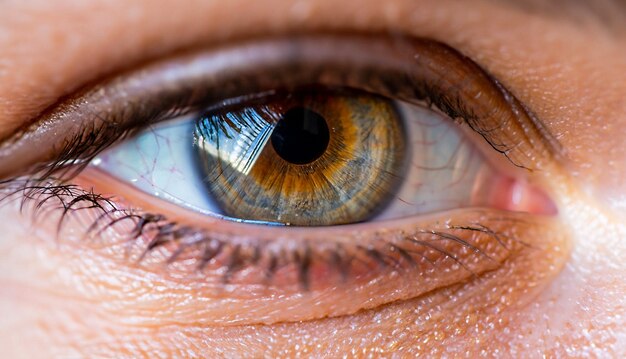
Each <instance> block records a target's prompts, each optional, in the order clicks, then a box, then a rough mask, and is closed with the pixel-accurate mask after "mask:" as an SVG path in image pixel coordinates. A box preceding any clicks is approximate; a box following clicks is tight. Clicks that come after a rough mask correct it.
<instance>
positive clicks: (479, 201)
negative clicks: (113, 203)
mask: <svg viewBox="0 0 626 359" xmlns="http://www.w3.org/2000/svg"><path fill="white" fill-rule="evenodd" d="M210 108H211V110H207V111H206V112H200V113H199V114H197V115H194V116H187V117H184V118H177V119H172V120H169V121H165V122H162V123H160V124H158V125H156V126H154V127H152V128H151V129H150V130H149V131H148V130H147V131H144V132H140V133H138V134H136V135H135V136H133V137H132V138H130V139H128V140H126V141H125V142H123V143H121V144H119V145H117V146H116V147H114V148H112V149H109V150H107V151H105V152H104V153H102V154H101V155H100V156H98V157H97V158H96V160H94V161H93V162H92V166H93V167H96V168H98V169H99V170H100V171H99V172H101V173H102V172H103V173H105V174H106V175H110V176H111V177H114V178H115V179H116V180H117V181H120V182H124V183H126V184H128V185H130V186H127V187H132V188H134V189H137V190H140V191H142V192H144V193H145V194H148V195H151V196H153V197H157V198H158V199H160V200H164V201H169V202H172V203H174V204H176V205H179V206H182V207H186V208H188V209H192V210H195V211H198V212H201V213H203V214H207V215H210V216H215V217H220V218H225V219H232V220H236V221H245V222H252V223H265V224H284V225H294V226H330V225H339V224H351V223H360V222H367V221H376V220H390V219H398V218H405V217H411V216H416V215H420V214H425V213H433V212H439V211H445V210H452V209H458V208H466V207H491V208H496V209H503V210H512V211H526V212H532V213H541V214H543V213H553V212H554V211H553V208H554V206H553V205H552V204H551V202H550V200H549V199H548V198H547V197H546V196H545V195H544V194H543V193H542V192H541V191H539V190H537V189H535V188H534V187H532V186H530V185H527V184H525V182H524V181H521V180H518V179H516V178H514V177H513V176H510V175H508V174H507V173H502V172H501V171H499V170H498V169H496V168H495V167H494V166H492V165H491V164H490V162H489V161H487V160H486V159H485V157H484V155H483V154H482V153H481V151H479V150H478V149H477V147H476V146H475V144H474V143H473V142H472V141H471V140H469V139H468V138H467V136H466V135H464V134H463V132H462V131H460V130H459V129H458V128H457V125H456V124H454V123H453V122H452V121H449V119H446V118H444V117H443V116H442V115H440V114H438V113H436V112H434V111H431V110H429V109H426V108H422V107H418V106H414V105H411V104H408V103H405V102H402V101H398V100H393V99H389V98H386V97H382V96H378V95H376V94H371V93H367V92H362V91H359V90H346V89H341V90H337V91H334V90H333V89H323V90H320V89H311V88H303V89H299V90H292V91H289V92H288V93H284V94H278V95H272V96H268V97H267V98H263V99H258V98H255V100H254V101H248V102H246V101H245V100H244V101H240V102H238V103H237V104H236V105H230V106H228V107H220V106H217V107H216V106H213V107H210ZM116 194H118V195H126V194H124V193H116Z"/></svg>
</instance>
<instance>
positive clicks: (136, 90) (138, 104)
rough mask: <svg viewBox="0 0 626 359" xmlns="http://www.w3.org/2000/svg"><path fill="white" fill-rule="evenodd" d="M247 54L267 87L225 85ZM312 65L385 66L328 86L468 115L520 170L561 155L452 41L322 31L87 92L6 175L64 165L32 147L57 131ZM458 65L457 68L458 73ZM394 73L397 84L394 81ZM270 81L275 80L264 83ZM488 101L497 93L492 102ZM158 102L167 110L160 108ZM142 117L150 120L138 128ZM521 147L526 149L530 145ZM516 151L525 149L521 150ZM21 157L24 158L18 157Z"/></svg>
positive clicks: (17, 146)
mask: <svg viewBox="0 0 626 359" xmlns="http://www.w3.org/2000/svg"><path fill="white" fill-rule="evenodd" d="M338 49H341V56H337V55H336V53H335V52H337V51H338ZM247 57H252V58H254V59H255V61H256V62H257V63H256V66H259V67H260V68H261V69H263V71H266V72H267V73H265V74H260V75H259V77H260V78H261V79H262V80H260V81H259V83H257V84H246V86H234V87H233V88H231V89H230V90H231V91H230V92H229V91H228V89H226V88H224V87H223V86H222V87H220V88H217V85H218V84H220V83H221V84H224V81H220V77H221V80H229V81H231V83H232V82H233V81H235V82H236V81H241V80H240V78H238V77H237V75H238V72H240V71H244V72H245V71H248V72H250V71H254V69H252V68H250V66H251V64H250V63H249V60H248V59H247ZM259 62H260V63H261V64H260V65H259ZM442 63H445V64H446V65H449V66H443V65H442ZM310 64H313V65H315V64H318V65H319V64H322V67H323V66H326V69H325V70H324V71H327V70H328V69H327V68H328V66H329V65H330V64H332V66H338V67H342V66H343V69H342V70H343V71H344V72H348V73H350V71H351V69H352V68H354V67H359V66H360V67H361V68H363V69H368V68H370V70H371V69H372V68H376V71H380V72H385V75H382V76H379V77H378V78H377V79H376V80H377V81H378V83H377V84H374V85H371V87H368V84H367V82H366V81H364V80H363V79H361V78H357V79H355V78H350V76H343V77H346V78H339V79H338V78H337V75H336V74H332V71H331V75H330V76H328V73H326V74H325V75H326V77H325V78H324V79H323V80H322V81H321V82H322V83H323V82H324V81H327V82H328V83H327V85H330V86H337V85H339V86H346V85H347V86H350V85H351V83H350V81H352V82H356V85H357V87H361V88H363V89H365V90H370V91H372V92H378V93H381V94H383V95H387V96H392V97H396V98H399V99H402V100H407V101H409V102H411V101H415V100H416V99H420V100H421V99H425V100H426V101H427V102H429V103H434V104H435V106H437V107H439V109H440V110H442V111H443V112H445V113H446V114H447V115H449V117H452V118H453V119H459V118H460V119H461V120H462V121H465V122H466V123H467V124H468V125H469V126H470V127H472V128H473V129H475V130H476V131H477V132H478V133H479V134H480V135H482V136H483V137H485V139H486V140H487V141H488V142H489V143H490V144H491V145H492V147H494V148H495V149H496V150H498V151H499V152H502V153H503V154H505V155H506V156H507V157H508V158H509V159H510V160H511V161H512V162H513V163H514V164H516V165H518V166H519V167H524V168H533V169H534V168H537V167H538V164H537V163H532V162H533V161H532V158H537V157H539V158H541V159H542V161H543V162H542V163H543V164H545V163H546V162H552V161H550V160H554V159H556V158H557V157H559V155H560V148H559V145H558V143H557V142H556V140H555V139H554V138H552V136H551V135H550V134H549V133H548V132H547V130H545V128H544V127H543V125H542V124H541V122H540V121H538V120H537V119H536V118H535V117H534V116H533V115H532V113H531V112H530V111H529V110H528V109H527V108H526V107H525V106H524V105H523V104H522V103H521V102H519V101H518V100H517V99H516V98H515V97H514V96H513V95H512V94H511V93H510V92H509V91H508V90H506V89H505V88H504V87H503V86H502V85H501V84H500V83H499V82H498V81H497V80H495V79H493V78H492V77H491V76H490V75H488V74H487V73H486V72H484V71H483V70H482V69H481V68H480V67H478V66H477V65H475V64H474V63H473V62H472V61H471V60H469V59H467V58H465V57H464V56H463V55H461V54H458V53H456V51H455V50H453V49H451V48H449V47H447V46H446V45H443V44H441V43H437V42H434V41H431V40H426V39H411V38H405V37H401V36H394V37H390V36H387V35H360V34H312V35H301V36H295V37H294V36H292V37H286V38H277V39H272V38H269V39H260V40H252V41H249V42H246V43H243V44H234V45H231V46H226V47H224V48H221V49H220V48H218V49H216V50H214V49H209V50H207V51H201V52H199V53H194V54H190V55H183V56H179V57H175V58H174V59H171V60H170V59H166V60H163V61H157V62H156V63H154V64H151V65H148V66H147V67H143V68H140V69H138V70H134V71H131V72H129V73H127V74H125V75H122V76H118V77H115V78H113V79H112V80H110V81H105V82H104V83H100V84H97V85H95V86H94V87H91V88H88V89H86V90H83V91H81V92H79V93H77V94H75V95H74V96H72V97H70V99H69V100H67V101H65V102H63V103H61V104H60V105H58V106H56V107H55V108H53V109H52V110H51V111H49V112H48V113H47V114H46V115H44V116H42V117H41V118H40V119H39V120H38V121H37V122H36V123H35V124H33V125H31V126H30V128H28V129H26V130H25V131H23V132H21V133H18V134H17V135H15V136H13V137H12V138H10V139H9V140H7V141H5V142H4V143H2V144H0V164H2V166H0V168H2V169H3V171H2V172H0V178H3V177H7V176H10V175H12V174H16V172H19V170H20V169H22V170H23V169H24V163H27V162H28V161H31V162H32V163H36V162H37V160H38V162H45V161H54V160H55V158H56V157H55V156H54V155H48V157H47V158H46V157H45V156H41V155H40V154H39V153H36V152H35V151H32V147H31V146H32V144H33V143H34V142H37V143H38V145H41V146H46V145H47V147H52V148H54V149H56V150H57V151H60V150H62V149H64V147H65V145H66V144H65V143H64V141H65V142H67V141H69V139H67V138H65V139H63V138H61V139H60V141H59V138H58V136H57V138H56V139H55V136H53V135H51V133H54V132H56V133H67V131H68V130H72V129H73V130H74V131H77V130H78V129H80V128H85V127H92V128H94V129H95V128H98V126H101V125H102V126H111V127H120V128H121V127H124V126H127V125H128V123H129V122H132V121H135V123H133V124H132V125H133V126H134V125H144V124H145V122H146V120H149V121H153V120H155V117H159V116H167V115H169V114H168V113H167V111H164V110H163V107H164V106H163V105H162V103H163V102H165V103H167V106H170V107H175V108H177V109H178V110H180V109H181V108H185V107H191V108H193V107H194V106H202V105H205V104H206V103H207V100H211V101H216V100H220V99H227V98H229V97H233V96H237V95H246V91H248V92H249V91H250V87H251V85H253V86H252V87H254V86H257V89H252V91H253V92H254V91H262V90H271V89H272V88H273V87H275V86H274V85H272V81H274V82H277V83H278V84H280V83H281V80H280V79H278V81H276V78H272V77H276V76H280V74H281V73H288V72H289V71H288V70H290V69H291V70H292V71H291V75H294V74H295V75H302V76H304V77H305V79H304V80H305V81H306V76H308V74H310V73H309V72H303V71H299V70H300V68H301V67H303V66H304V67H303V68H306V67H307V66H310ZM286 66H292V67H293V68H289V67H286ZM451 67H452V68H455V70H456V73H455V72H448V71H449V69H450V68H451ZM318 71H320V69H318ZM320 72H323V71H320ZM336 72H337V73H341V71H336ZM263 75H265V77H264V78H263ZM318 75H319V74H316V76H318ZM333 76H334V77H335V78H333ZM464 76H465V77H464ZM338 77H341V75H339V76H338ZM386 79H396V80H397V81H396V83H391V82H389V81H387V80H386ZM264 81H265V82H268V83H269V86H268V84H260V83H262V82H264ZM335 82H340V83H335ZM346 82H347V84H346ZM325 84H326V83H325ZM459 84H461V86H459ZM246 87H247V88H248V89H246ZM211 91H214V93H211ZM237 91H240V92H239V93H238V92H237ZM241 91H243V92H241ZM181 93H182V95H181ZM216 94H217V96H216ZM207 97H208V98H207ZM481 97H482V98H481ZM485 97H488V98H489V99H488V101H486V100H485V99H484V98H485ZM159 106H161V107H159ZM151 108H158V109H159V110H158V111H157V112H155V113H152V112H150V109H151ZM170 110H171V108H170ZM159 111H160V112H159ZM137 120H140V121H139V122H141V121H143V122H144V123H139V124H138V123H136V122H137ZM98 122H99V123H98ZM495 133H497V135H494V134H495ZM79 135H80V134H79ZM505 137H509V138H505ZM520 145H524V146H522V147H524V150H523V151H522V150H520V148H519V147H520ZM513 151H516V153H515V154H513V155H511V153H512V152H513ZM56 155H59V154H56ZM38 156H39V157H40V158H37V157H38ZM41 157H44V158H43V159H42V158H41ZM513 157H520V158H513ZM14 158H20V159H22V161H21V162H20V163H15V162H12V161H11V160H12V159H14ZM24 159H26V160H24ZM546 159H548V161H546Z"/></svg>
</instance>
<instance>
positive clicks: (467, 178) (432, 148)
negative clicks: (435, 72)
mask: <svg viewBox="0 0 626 359" xmlns="http://www.w3.org/2000/svg"><path fill="white" fill-rule="evenodd" d="M397 106H398V109H399V111H400V114H401V115H402V117H403V119H404V121H405V124H404V126H405V129H406V131H407V145H408V147H409V149H408V151H407V153H408V156H409V158H408V163H407V169H406V172H405V173H406V175H405V178H404V181H403V183H402V185H401V187H400V190H399V191H398V192H397V193H396V195H395V196H394V198H393V199H391V200H390V202H389V204H387V206H386V207H385V208H384V210H383V211H382V212H381V213H380V214H379V215H378V216H376V218H374V219H375V220H385V219H392V218H401V217H408V216H413V215H416V214H419V213H431V212H436V211H441V210H446V209H454V208H462V207H467V206H468V205H469V204H470V202H471V201H472V196H473V194H474V191H475V187H476V185H477V181H479V180H480V179H482V177H481V176H479V174H480V173H481V171H483V172H484V171H486V170H487V171H488V170H489V168H488V167H489V165H488V163H487V161H486V160H485V158H484V157H483V156H482V154H481V153H479V151H478V149H477V148H476V146H475V145H474V144H473V143H472V142H471V140H469V139H468V138H467V136H465V135H464V134H463V133H461V131H460V129H459V127H458V125H456V124H454V123H452V122H451V121H450V120H449V119H447V118H444V117H443V115H440V114H438V113H436V112H434V111H432V110H429V109H426V108H423V107H419V106H415V105H411V104H408V103H405V102H400V101H398V102H397Z"/></svg>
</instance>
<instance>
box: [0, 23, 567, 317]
mask: <svg viewBox="0 0 626 359" xmlns="http://www.w3.org/2000/svg"><path fill="white" fill-rule="evenodd" d="M401 40H402V41H399V39H398V38H396V37H393V38H391V37H388V36H385V35H380V36H375V35H367V36H366V35H354V34H353V35H324V34H318V35H303V36H299V37H298V36H297V37H289V38H270V39H255V40H249V41H242V42H240V43H235V44H231V45H228V46H221V47H216V48H211V49H207V50H203V51H196V52H193V53H189V54H178V55H177V56H175V57H173V58H167V59H163V60H160V61H156V62H154V63H151V64H147V65H145V66H143V67H141V68H140V69H135V70H132V71H130V72H128V73H124V74H120V75H118V76H115V77H113V78H111V79H108V80H105V81H102V82H100V83H98V84H96V85H94V86H91V87H87V88H85V89H83V90H82V91H79V92H78V93H76V94H75V95H74V96H72V97H70V98H68V99H66V100H65V101H64V102H62V103H61V104H59V105H58V106H56V107H55V108H53V109H51V110H50V111H49V112H48V113H46V114H45V115H44V116H42V118H41V119H39V121H38V122H37V123H35V124H33V125H32V126H31V127H30V128H28V129H26V130H25V131H23V132H22V133H20V134H19V136H16V137H15V138H13V139H12V140H11V141H8V142H6V143H4V144H3V148H2V149H0V175H2V176H5V177H6V175H7V174H8V173H11V174H13V175H15V174H20V173H35V174H36V177H33V176H35V175H33V176H31V177H29V178H27V179H26V180H24V181H21V182H20V181H19V180H13V181H10V183H11V184H12V185H13V186H14V187H13V190H12V192H11V193H13V194H16V193H17V194H25V195H24V198H25V199H26V200H29V199H35V200H39V201H38V202H36V203H35V206H34V207H35V208H36V209H38V210H39V209H41V208H44V209H48V208H52V209H51V211H52V210H53V209H56V210H57V212H55V213H59V212H58V211H59V208H61V210H60V212H61V213H59V216H60V217H61V221H63V220H75V221H76V222H77V223H80V224H83V225H84V223H85V222H87V225H84V228H83V229H82V231H78V230H75V232H76V233H77V234H78V237H79V239H80V240H83V241H84V239H85V238H97V239H98V245H97V250H100V251H102V247H104V246H108V247H107V248H109V249H108V250H107V251H106V253H108V254H111V253H112V254H111V255H113V256H118V257H119V262H120V263H129V262H130V263H134V264H132V265H131V266H132V268H135V265H136V264H139V265H140V266H141V268H147V269H146V270H148V271H150V273H149V274H147V278H154V277H153V273H160V274H159V278H165V279H164V280H168V281H174V282H175V283H181V282H182V283H185V284H184V285H187V284H188V283H189V282H192V283H193V286H194V288H196V289H195V290H194V292H193V293H192V294H190V295H192V296H196V295H200V294H198V293H202V294H201V295H202V296H203V297H202V298H204V299H207V298H211V303H212V306H211V307H210V308H208V309H207V311H208V312H207V313H205V314H206V315H207V318H212V319H211V320H209V319H207V320H209V322H223V323H225V322H227V323H235V322H236V323H258V322H275V321H279V322H283V321H297V320H304V319H311V318H320V317H323V316H336V315H343V314H350V313H355V312H356V311H359V310H362V309H367V308H372V307H375V306H378V305H382V304H386V303H390V302H393V301H396V300H402V299H408V298H413V297H416V296H419V295H422V294H425V293H428V292H430V291H432V290H434V289H437V288H440V287H444V286H449V285H452V284H456V283H462V282H463V281H466V280H468V279H469V278H473V277H475V276H476V275H479V274H481V273H485V272H489V271H492V270H494V269H496V268H498V266H500V265H501V264H502V263H504V262H505V260H506V259H507V258H508V257H509V256H510V255H511V253H515V251H517V250H519V248H522V247H524V241H523V240H522V239H521V237H522V236H523V235H529V236H530V235H532V236H537V235H538V233H540V229H538V228H545V227H547V226H548V224H546V223H542V224H541V225H543V226H544V227H540V225H539V224H537V226H534V225H532V223H530V222H528V221H524V217H523V216H524V214H522V212H530V213H532V214H535V215H539V214H553V213H554V207H553V205H552V203H551V201H550V200H549V199H548V198H547V197H546V196H545V195H544V194H543V193H542V192H541V191H539V190H537V189H536V186H535V184H533V183H530V182H529V180H528V178H527V177H526V173H528V172H530V171H546V172H547V171H550V170H551V166H552V165H553V164H554V163H555V162H557V161H554V160H555V159H556V158H558V156H559V151H558V144H557V143H556V142H555V141H554V140H553V139H552V138H551V137H550V136H549V135H548V134H547V132H546V131H545V130H544V129H543V127H542V125H541V123H540V122H539V121H538V120H537V119H536V118H534V116H533V115H532V113H531V112H530V111H528V110H527V109H526V108H525V107H524V106H523V104H521V103H520V102H519V101H518V100H517V99H516V98H515V97H514V96H513V95H512V94H511V93H509V92H508V91H507V90H506V89H505V88H504V87H503V86H502V85H501V84H500V83H499V82H498V81H497V80H495V79H494V78H493V77H491V76H490V75H489V74H487V73H486V72H485V71H483V70H482V69H481V68H480V67H478V66H477V65H476V64H475V63H473V62H472V61H471V60H470V59H468V58H466V57H464V56H463V55H461V54H460V53H458V52H456V51H455V50H453V49H451V48H450V47H448V46H446V45H444V44H441V43H438V42H434V41H432V40H427V39H416V38H402V39H401ZM35 145H36V146H41V147H42V148H43V147H45V148H47V149H49V151H48V152H45V153H42V152H38V151H32V148H33V146H35ZM20 171H21V172H20ZM68 182H70V183H71V184H69V185H68V184H67V183H68ZM59 202H60V203H59ZM77 211H78V212H80V213H81V215H80V216H78V219H73V218H74V217H73V215H74V213H75V212H77ZM68 218H69V219H68ZM537 222H539V221H537ZM520 223H523V226H521V225H520ZM268 224H271V225H268ZM340 224H341V225H340ZM287 225H290V226H287ZM59 228H61V226H59ZM81 232H82V233H81ZM555 233H556V232H555ZM103 234H106V235H103ZM74 235H76V234H74ZM68 236H69V237H71V235H68ZM87 242H88V241H87ZM129 243H130V244H129ZM118 257H116V258H118ZM163 264H165V268H163ZM198 288H200V289H198ZM224 289H227V290H228V292H229V293H236V296H237V300H239V301H241V302H242V303H244V304H245V305H242V306H240V307H238V311H231V310H230V309H229V308H230V302H229V298H227V296H226V297H225V296H224V294H223V290H224ZM303 293H306V294H303ZM303 295H305V297H303ZM348 295H349V296H350V297H351V298H352V299H353V300H352V301H351V302H350V303H347V302H346V303H344V302H342V301H338V299H340V298H342V297H344V296H348ZM275 297H280V298H281V304H278V303H273V302H272V303H269V302H268V300H269V299H270V298H275ZM303 298H306V301H307V303H317V306H315V308H313V309H312V310H307V311H301V310H299V308H301V306H302V305H303ZM268 303H269V304H268ZM181 305H184V304H181ZM285 308H287V309H285ZM283 309H284V310H283ZM172 310H173V311H174V309H172ZM176 310H178V309H176ZM177 313H179V312H176V313H174V312H172V313H171V314H172V315H173V316H177V315H179V314H177Z"/></svg>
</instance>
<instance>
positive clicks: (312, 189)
mask: <svg viewBox="0 0 626 359" xmlns="http://www.w3.org/2000/svg"><path fill="white" fill-rule="evenodd" d="M195 148H196V153H197V155H198V159H199V161H200V164H201V167H202V169H203V171H204V172H203V173H204V176H205V177H204V179H205V183H206V186H207V189H208V191H209V192H210V196H211V198H213V200H214V201H215V202H216V203H217V205H218V206H219V207H220V208H221V210H222V212H223V215H225V216H227V217H232V218H236V219H241V220H248V221H263V222H278V223H286V224H292V225H301V226H320V225H333V224H345V223H355V222H360V221H364V220H367V219H369V218H371V217H372V216H373V215H375V214H376V213H377V211H378V210H380V209H381V208H382V207H383V206H384V205H385V204H386V202H387V200H389V199H390V198H391V196H392V195H393V194H394V189H395V188H396V187H397V186H396V185H397V184H398V180H400V179H402V177H403V171H404V162H405V161H404V157H405V148H406V146H405V140H404V136H403V131H402V122H401V119H400V117H399V114H398V113H397V111H396V108H395V106H394V104H393V102H392V101H390V100H388V99H385V98H382V97H379V96H375V95H371V94H367V93H362V92H356V91H341V92H328V91H325V90H321V91H306V92H305V91H299V92H295V93H290V94H287V95H284V96H275V97H272V98H268V99H265V100H263V101H262V102H258V101H257V102H256V103H251V104H248V105H243V106H239V107H236V108H230V109H229V110H220V111H219V112H210V113H207V114H206V115H204V116H202V118H200V119H199V120H198V122H197V124H196V132H195Z"/></svg>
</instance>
